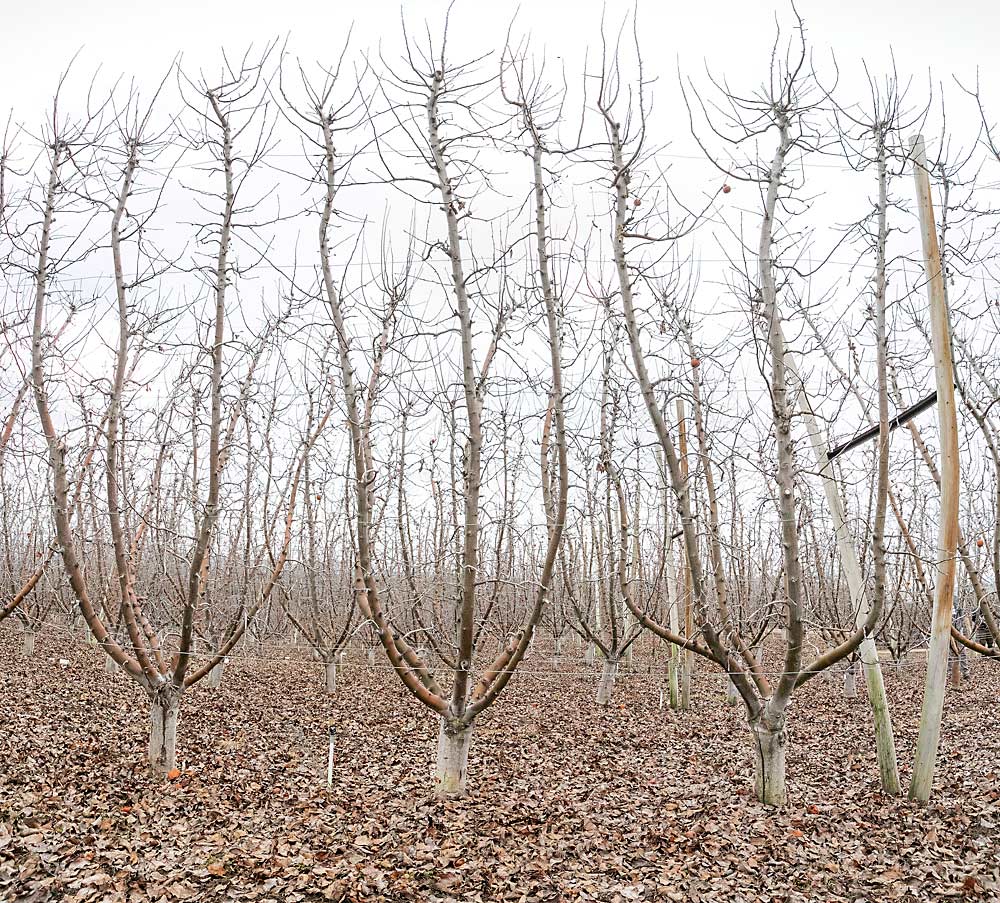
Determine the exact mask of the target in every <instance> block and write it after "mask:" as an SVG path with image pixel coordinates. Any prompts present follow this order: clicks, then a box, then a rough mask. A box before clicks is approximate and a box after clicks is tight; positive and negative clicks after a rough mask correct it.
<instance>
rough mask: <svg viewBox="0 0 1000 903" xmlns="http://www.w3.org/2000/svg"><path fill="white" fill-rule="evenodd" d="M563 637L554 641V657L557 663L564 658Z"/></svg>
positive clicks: (558, 637)
mask: <svg viewBox="0 0 1000 903" xmlns="http://www.w3.org/2000/svg"><path fill="white" fill-rule="evenodd" d="M562 643H563V641H562V637H561V636H557V637H555V638H554V639H553V641H552V655H553V658H554V659H555V660H556V661H559V659H561V658H562Z"/></svg>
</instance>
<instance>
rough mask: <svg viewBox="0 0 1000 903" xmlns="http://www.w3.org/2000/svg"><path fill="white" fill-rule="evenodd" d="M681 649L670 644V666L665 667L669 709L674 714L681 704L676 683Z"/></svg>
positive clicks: (678, 687)
mask: <svg viewBox="0 0 1000 903" xmlns="http://www.w3.org/2000/svg"><path fill="white" fill-rule="evenodd" d="M680 662H681V647H680V646H678V645H676V644H675V643H671V644H670V664H669V665H668V666H667V676H668V680H669V684H670V708H672V709H673V710H674V711H675V712H676V711H677V708H678V707H679V706H680V704H681V688H680V684H679V683H678V681H677V672H678V671H679V670H680Z"/></svg>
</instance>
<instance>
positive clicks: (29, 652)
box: [21, 627, 35, 658]
mask: <svg viewBox="0 0 1000 903" xmlns="http://www.w3.org/2000/svg"><path fill="white" fill-rule="evenodd" d="M34 654H35V631H34V630H31V629H29V628H27V627H25V628H24V635H23V637H22V639H21V655H22V656H23V657H24V658H31V657H32V656H33V655H34Z"/></svg>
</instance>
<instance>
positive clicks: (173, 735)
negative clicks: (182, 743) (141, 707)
mask: <svg viewBox="0 0 1000 903" xmlns="http://www.w3.org/2000/svg"><path fill="white" fill-rule="evenodd" d="M180 709H181V698H180V694H179V693H178V692H177V690H175V689H174V688H173V687H170V686H167V687H162V688H160V689H159V690H158V691H157V693H156V695H155V696H154V697H153V699H152V701H151V704H150V707H149V765H150V768H152V770H153V773H154V774H158V775H166V774H167V773H168V772H170V771H171V770H172V769H173V768H175V767H176V765H177V720H178V718H179V717H180Z"/></svg>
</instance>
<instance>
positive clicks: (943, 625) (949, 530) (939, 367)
mask: <svg viewBox="0 0 1000 903" xmlns="http://www.w3.org/2000/svg"><path fill="white" fill-rule="evenodd" d="M910 149H911V157H912V158H913V179H914V182H915V184H916V192H917V208H918V210H919V212H920V236H921V240H922V243H923V251H924V269H925V271H926V275H927V299H928V307H929V313H930V323H931V350H932V352H933V354H934V380H935V383H936V385H937V393H938V396H937V397H938V403H937V410H938V432H939V434H940V435H939V441H940V444H941V466H940V471H941V511H940V523H939V525H938V560H937V581H936V584H935V587H934V615H933V618H932V621H931V639H930V647H929V649H928V651H927V682H926V685H925V687H924V705H923V710H922V712H921V714H920V733H919V735H918V737H917V752H916V756H915V758H914V761H913V777H912V779H911V781H910V799H914V800H918V801H920V802H927V800H928V799H930V795H931V785H932V784H933V782H934V761H935V759H936V758H937V751H938V743H939V741H940V738H941V714H942V711H943V709H944V692H945V681H946V678H947V673H948V646H949V639H950V637H951V610H952V595H953V593H954V589H955V555H956V552H957V549H958V493H959V482H958V421H957V417H956V413H955V385H954V375H953V370H952V357H951V330H950V327H949V321H948V301H947V298H946V296H945V286H944V274H943V273H942V269H941V249H940V247H939V246H938V237H937V227H936V225H935V223H934V202H933V200H932V198H931V183H930V178H929V177H928V174H927V157H926V153H925V151H924V139H923V136H922V135H916V136H914V137H913V138H912V139H911V141H910Z"/></svg>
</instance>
